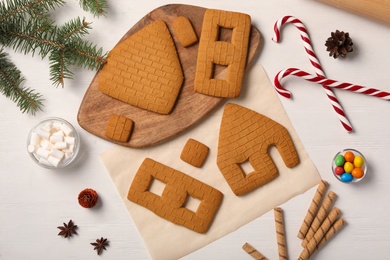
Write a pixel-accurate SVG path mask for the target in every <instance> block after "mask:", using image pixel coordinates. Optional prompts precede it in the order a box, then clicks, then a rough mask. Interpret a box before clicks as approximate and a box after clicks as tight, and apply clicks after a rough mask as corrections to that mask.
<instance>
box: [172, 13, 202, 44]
mask: <svg viewBox="0 0 390 260" xmlns="http://www.w3.org/2000/svg"><path fill="white" fill-rule="evenodd" d="M172 27H173V31H174V32H175V35H176V37H177V38H178V39H179V42H180V44H181V45H183V47H189V46H191V45H193V44H195V43H196V42H198V36H196V32H195V30H194V28H193V27H192V24H191V22H190V20H188V18H187V17H185V16H178V17H176V18H175V20H173V23H172Z"/></svg>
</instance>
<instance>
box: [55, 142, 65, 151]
mask: <svg viewBox="0 0 390 260" xmlns="http://www.w3.org/2000/svg"><path fill="white" fill-rule="evenodd" d="M54 147H55V148H56V149H66V148H67V147H68V145H67V143H65V142H58V143H55V144H54Z"/></svg>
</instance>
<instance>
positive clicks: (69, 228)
mask: <svg viewBox="0 0 390 260" xmlns="http://www.w3.org/2000/svg"><path fill="white" fill-rule="evenodd" d="M57 228H58V229H60V230H61V231H60V233H58V235H59V236H63V237H64V238H67V237H71V236H72V235H77V232H76V229H77V225H75V224H73V221H72V220H69V222H68V224H66V223H64V226H60V227H57Z"/></svg>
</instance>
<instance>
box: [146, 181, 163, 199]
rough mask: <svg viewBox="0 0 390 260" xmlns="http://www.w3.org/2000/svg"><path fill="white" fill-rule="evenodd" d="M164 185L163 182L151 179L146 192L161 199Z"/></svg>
mask: <svg viewBox="0 0 390 260" xmlns="http://www.w3.org/2000/svg"><path fill="white" fill-rule="evenodd" d="M166 185H167V184H166V183H165V182H162V181H160V180H159V179H156V178H152V181H151V183H150V185H149V189H148V191H149V192H151V193H153V194H156V195H157V196H160V197H161V196H162V194H163V191H164V189H165V187H166Z"/></svg>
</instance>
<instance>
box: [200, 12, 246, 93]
mask: <svg viewBox="0 0 390 260" xmlns="http://www.w3.org/2000/svg"><path fill="white" fill-rule="evenodd" d="M221 30H231V39H230V41H229V42H227V41H223V40H221V39H219V36H220V31H221ZM250 30H251V19H250V16H249V15H247V14H243V13H236V12H229V11H221V10H213V9H208V10H207V11H206V13H205V15H204V18H203V25H202V32H201V36H200V41H199V50H198V60H197V64H196V74H195V82H194V89H195V91H196V92H199V93H203V94H207V95H211V96H216V97H223V98H235V97H238V96H239V95H240V91H241V86H242V80H243V77H244V70H245V64H246V58H247V54H248V43H249V36H250ZM218 65H219V66H227V73H226V78H225V79H217V78H214V75H213V73H214V70H215V68H216V66H218Z"/></svg>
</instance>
